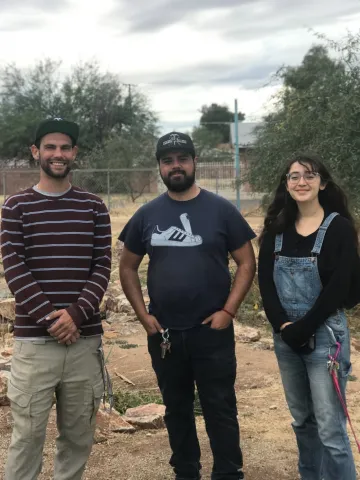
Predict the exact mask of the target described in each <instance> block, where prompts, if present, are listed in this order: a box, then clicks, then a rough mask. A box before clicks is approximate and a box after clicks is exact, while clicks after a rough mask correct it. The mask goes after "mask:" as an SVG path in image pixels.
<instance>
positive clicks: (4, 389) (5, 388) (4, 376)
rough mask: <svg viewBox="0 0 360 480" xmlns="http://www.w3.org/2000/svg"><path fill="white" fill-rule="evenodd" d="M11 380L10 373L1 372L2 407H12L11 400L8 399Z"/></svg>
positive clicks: (0, 398) (0, 393)
mask: <svg viewBox="0 0 360 480" xmlns="http://www.w3.org/2000/svg"><path fill="white" fill-rule="evenodd" d="M9 378H10V373H9V372H3V371H1V372H0V407H5V406H7V405H10V400H9V399H8V397H7V391H8V381H9Z"/></svg>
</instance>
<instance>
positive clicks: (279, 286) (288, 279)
mask: <svg viewBox="0 0 360 480" xmlns="http://www.w3.org/2000/svg"><path fill="white" fill-rule="evenodd" d="M336 215H338V214H337V213H332V214H331V215H329V216H328V217H327V218H326V219H325V221H324V222H323V224H322V225H321V226H320V228H319V231H318V234H317V237H316V240H315V244H314V247H313V249H312V252H311V257H306V258H297V257H283V256H281V250H282V243H283V235H282V234H279V235H277V236H276V240H275V252H274V253H275V262H274V282H275V286H276V290H277V293H278V296H279V299H280V302H281V304H282V306H283V308H284V309H285V311H286V313H287V315H288V318H289V321H291V322H292V321H294V322H295V321H297V320H299V319H300V318H302V317H303V316H304V315H305V314H306V313H307V312H308V311H309V310H310V309H311V308H312V306H313V305H314V303H315V302H316V299H317V298H318V296H319V295H320V292H321V290H322V284H321V279H320V275H319V271H318V265H317V256H318V255H319V254H320V252H321V248H322V244H323V241H324V238H325V234H326V231H327V229H328V227H329V225H330V223H331V222H332V220H333V219H334V218H335V217H336ZM285 328H286V327H285ZM336 340H337V341H338V342H339V343H340V344H341V356H340V359H339V363H340V368H339V383H340V387H341V389H342V392H343V395H344V398H345V387H346V380H347V376H348V374H349V372H350V367H351V364H350V339H349V332H348V328H347V321H346V317H345V315H344V312H343V311H341V310H338V311H337V312H336V313H334V314H333V315H331V316H330V317H329V318H328V319H327V320H326V322H325V323H324V324H323V325H321V326H320V327H319V328H318V329H317V331H316V348H315V350H314V351H313V352H312V353H310V354H308V355H303V354H298V353H295V352H294V351H293V350H292V349H291V348H290V347H289V346H288V345H287V344H286V343H285V342H284V341H283V340H282V339H281V335H280V334H279V333H275V334H274V344H275V353H276V356H277V360H278V363H279V368H280V373H281V378H282V382H283V386H284V390H285V396H286V401H287V404H288V406H289V409H290V412H291V415H292V416H293V418H294V422H293V424H292V425H293V429H294V431H295V435H296V440H297V444H298V449H299V472H300V476H301V479H302V480H355V479H356V471H355V465H354V460H353V456H352V452H351V448H350V442H349V438H348V435H347V431H346V417H345V414H344V412H343V409H342V406H341V404H340V401H339V399H338V397H337V394H336V392H335V388H334V386H333V383H332V379H331V377H330V374H329V372H328V369H327V361H328V355H329V353H332V354H333V353H334V352H335V342H336Z"/></svg>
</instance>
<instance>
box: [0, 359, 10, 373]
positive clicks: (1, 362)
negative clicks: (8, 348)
mask: <svg viewBox="0 0 360 480" xmlns="http://www.w3.org/2000/svg"><path fill="white" fill-rule="evenodd" d="M10 369H11V360H9V359H5V358H0V371H1V372H10Z"/></svg>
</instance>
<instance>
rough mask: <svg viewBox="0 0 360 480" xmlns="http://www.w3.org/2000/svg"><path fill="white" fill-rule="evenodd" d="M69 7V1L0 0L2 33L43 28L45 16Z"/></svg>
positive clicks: (0, 30)
mask: <svg viewBox="0 0 360 480" xmlns="http://www.w3.org/2000/svg"><path fill="white" fill-rule="evenodd" d="M68 6H69V0H0V33H1V32H18V31H29V30H35V29H37V28H41V27H42V26H43V25H44V16H45V15H47V14H51V13H53V12H58V11H61V10H64V9H66V8H67V7H68Z"/></svg>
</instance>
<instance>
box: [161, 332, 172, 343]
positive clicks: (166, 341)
mask: <svg viewBox="0 0 360 480" xmlns="http://www.w3.org/2000/svg"><path fill="white" fill-rule="evenodd" d="M161 336H162V339H163V341H164V343H168V341H169V337H170V333H169V329H168V328H167V329H166V330H164V331H163V333H162V334H161Z"/></svg>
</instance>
